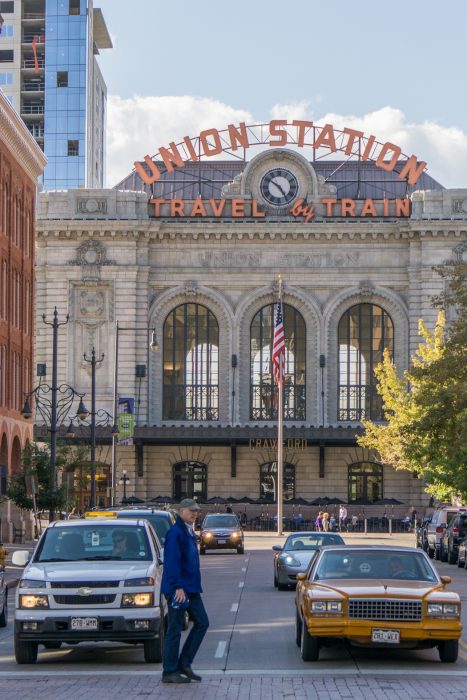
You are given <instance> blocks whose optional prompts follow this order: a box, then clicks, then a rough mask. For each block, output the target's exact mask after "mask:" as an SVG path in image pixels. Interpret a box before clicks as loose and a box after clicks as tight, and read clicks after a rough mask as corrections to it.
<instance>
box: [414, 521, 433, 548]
mask: <svg viewBox="0 0 467 700" xmlns="http://www.w3.org/2000/svg"><path fill="white" fill-rule="evenodd" d="M429 523H431V515H425V516H424V517H423V518H422V520H421V521H420V524H419V525H418V527H417V547H420V549H423V551H424V552H426V551H427V550H428V525H429Z"/></svg>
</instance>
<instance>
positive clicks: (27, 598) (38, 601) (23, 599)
mask: <svg viewBox="0 0 467 700" xmlns="http://www.w3.org/2000/svg"><path fill="white" fill-rule="evenodd" d="M19 607H20V608H27V609H31V608H48V607H49V597H48V596H46V595H20V597H19Z"/></svg>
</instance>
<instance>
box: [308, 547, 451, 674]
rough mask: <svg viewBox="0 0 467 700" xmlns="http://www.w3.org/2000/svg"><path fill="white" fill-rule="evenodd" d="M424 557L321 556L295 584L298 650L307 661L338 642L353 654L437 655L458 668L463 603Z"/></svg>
mask: <svg viewBox="0 0 467 700" xmlns="http://www.w3.org/2000/svg"><path fill="white" fill-rule="evenodd" d="M449 583H451V579H450V577H449V576H441V577H440V576H439V575H438V573H437V571H436V569H435V568H434V566H433V565H432V564H431V562H430V560H429V558H428V557H427V555H426V554H425V552H423V551H421V550H420V549H415V548H409V547H379V546H364V545H362V546H349V545H346V546H345V547H344V546H342V547H341V546H333V547H324V548H321V549H319V550H318V551H317V552H316V554H315V556H314V557H313V559H312V560H311V562H310V565H309V567H308V570H307V572H306V573H301V574H298V576H297V591H296V595H295V605H296V642H297V645H298V646H299V647H300V649H301V656H302V659H303V660H304V661H317V660H318V658H319V653H320V648H321V647H322V646H327V645H329V644H330V643H332V642H333V641H335V640H339V639H341V640H348V641H349V642H350V643H351V644H352V645H354V646H363V647H377V648H385V649H388V648H396V649H397V648H398V649H401V648H402V649H423V648H430V647H437V648H438V652H439V657H440V660H441V661H443V662H445V663H453V662H454V661H456V660H457V655H458V645H459V641H458V640H459V638H460V636H461V633H462V625H461V622H460V617H461V602H460V597H459V595H458V594H457V593H455V592H454V591H450V590H447V589H446V586H447V584H449Z"/></svg>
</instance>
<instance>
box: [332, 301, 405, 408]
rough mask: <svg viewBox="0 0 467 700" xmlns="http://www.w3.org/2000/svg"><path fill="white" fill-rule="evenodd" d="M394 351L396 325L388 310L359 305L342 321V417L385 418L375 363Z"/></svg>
mask: <svg viewBox="0 0 467 700" xmlns="http://www.w3.org/2000/svg"><path fill="white" fill-rule="evenodd" d="M385 349H388V350H389V352H390V354H391V356H392V355H393V353H394V327H393V323H392V320H391V317H390V316H389V314H388V313H386V311H384V309H382V308H381V307H380V306H376V305H375V304H356V305H355V306H352V307H351V308H350V309H348V310H347V311H346V312H345V314H344V315H343V316H342V318H341V320H340V321H339V367H338V375H339V378H338V402H339V408H338V420H342V421H360V420H363V419H364V418H365V419H371V420H383V418H384V416H383V408H382V403H381V398H380V396H379V395H378V392H377V391H376V378H375V374H374V368H375V366H376V365H377V364H378V363H379V362H381V361H382V359H383V352H384V350H385Z"/></svg>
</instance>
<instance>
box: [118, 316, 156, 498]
mask: <svg viewBox="0 0 467 700" xmlns="http://www.w3.org/2000/svg"><path fill="white" fill-rule="evenodd" d="M123 331H132V332H134V331H146V332H147V333H151V340H150V341H149V343H148V352H149V350H151V351H152V352H156V351H157V350H158V349H159V343H158V341H157V335H156V329H155V328H154V326H133V327H131V328H129V327H125V328H122V327H121V326H119V323H118V321H117V322H116V328H115V358H114V426H113V428H112V505H115V484H116V469H117V436H118V423H117V416H118V345H119V338H120V333H121V332H123ZM148 357H149V356H148Z"/></svg>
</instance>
